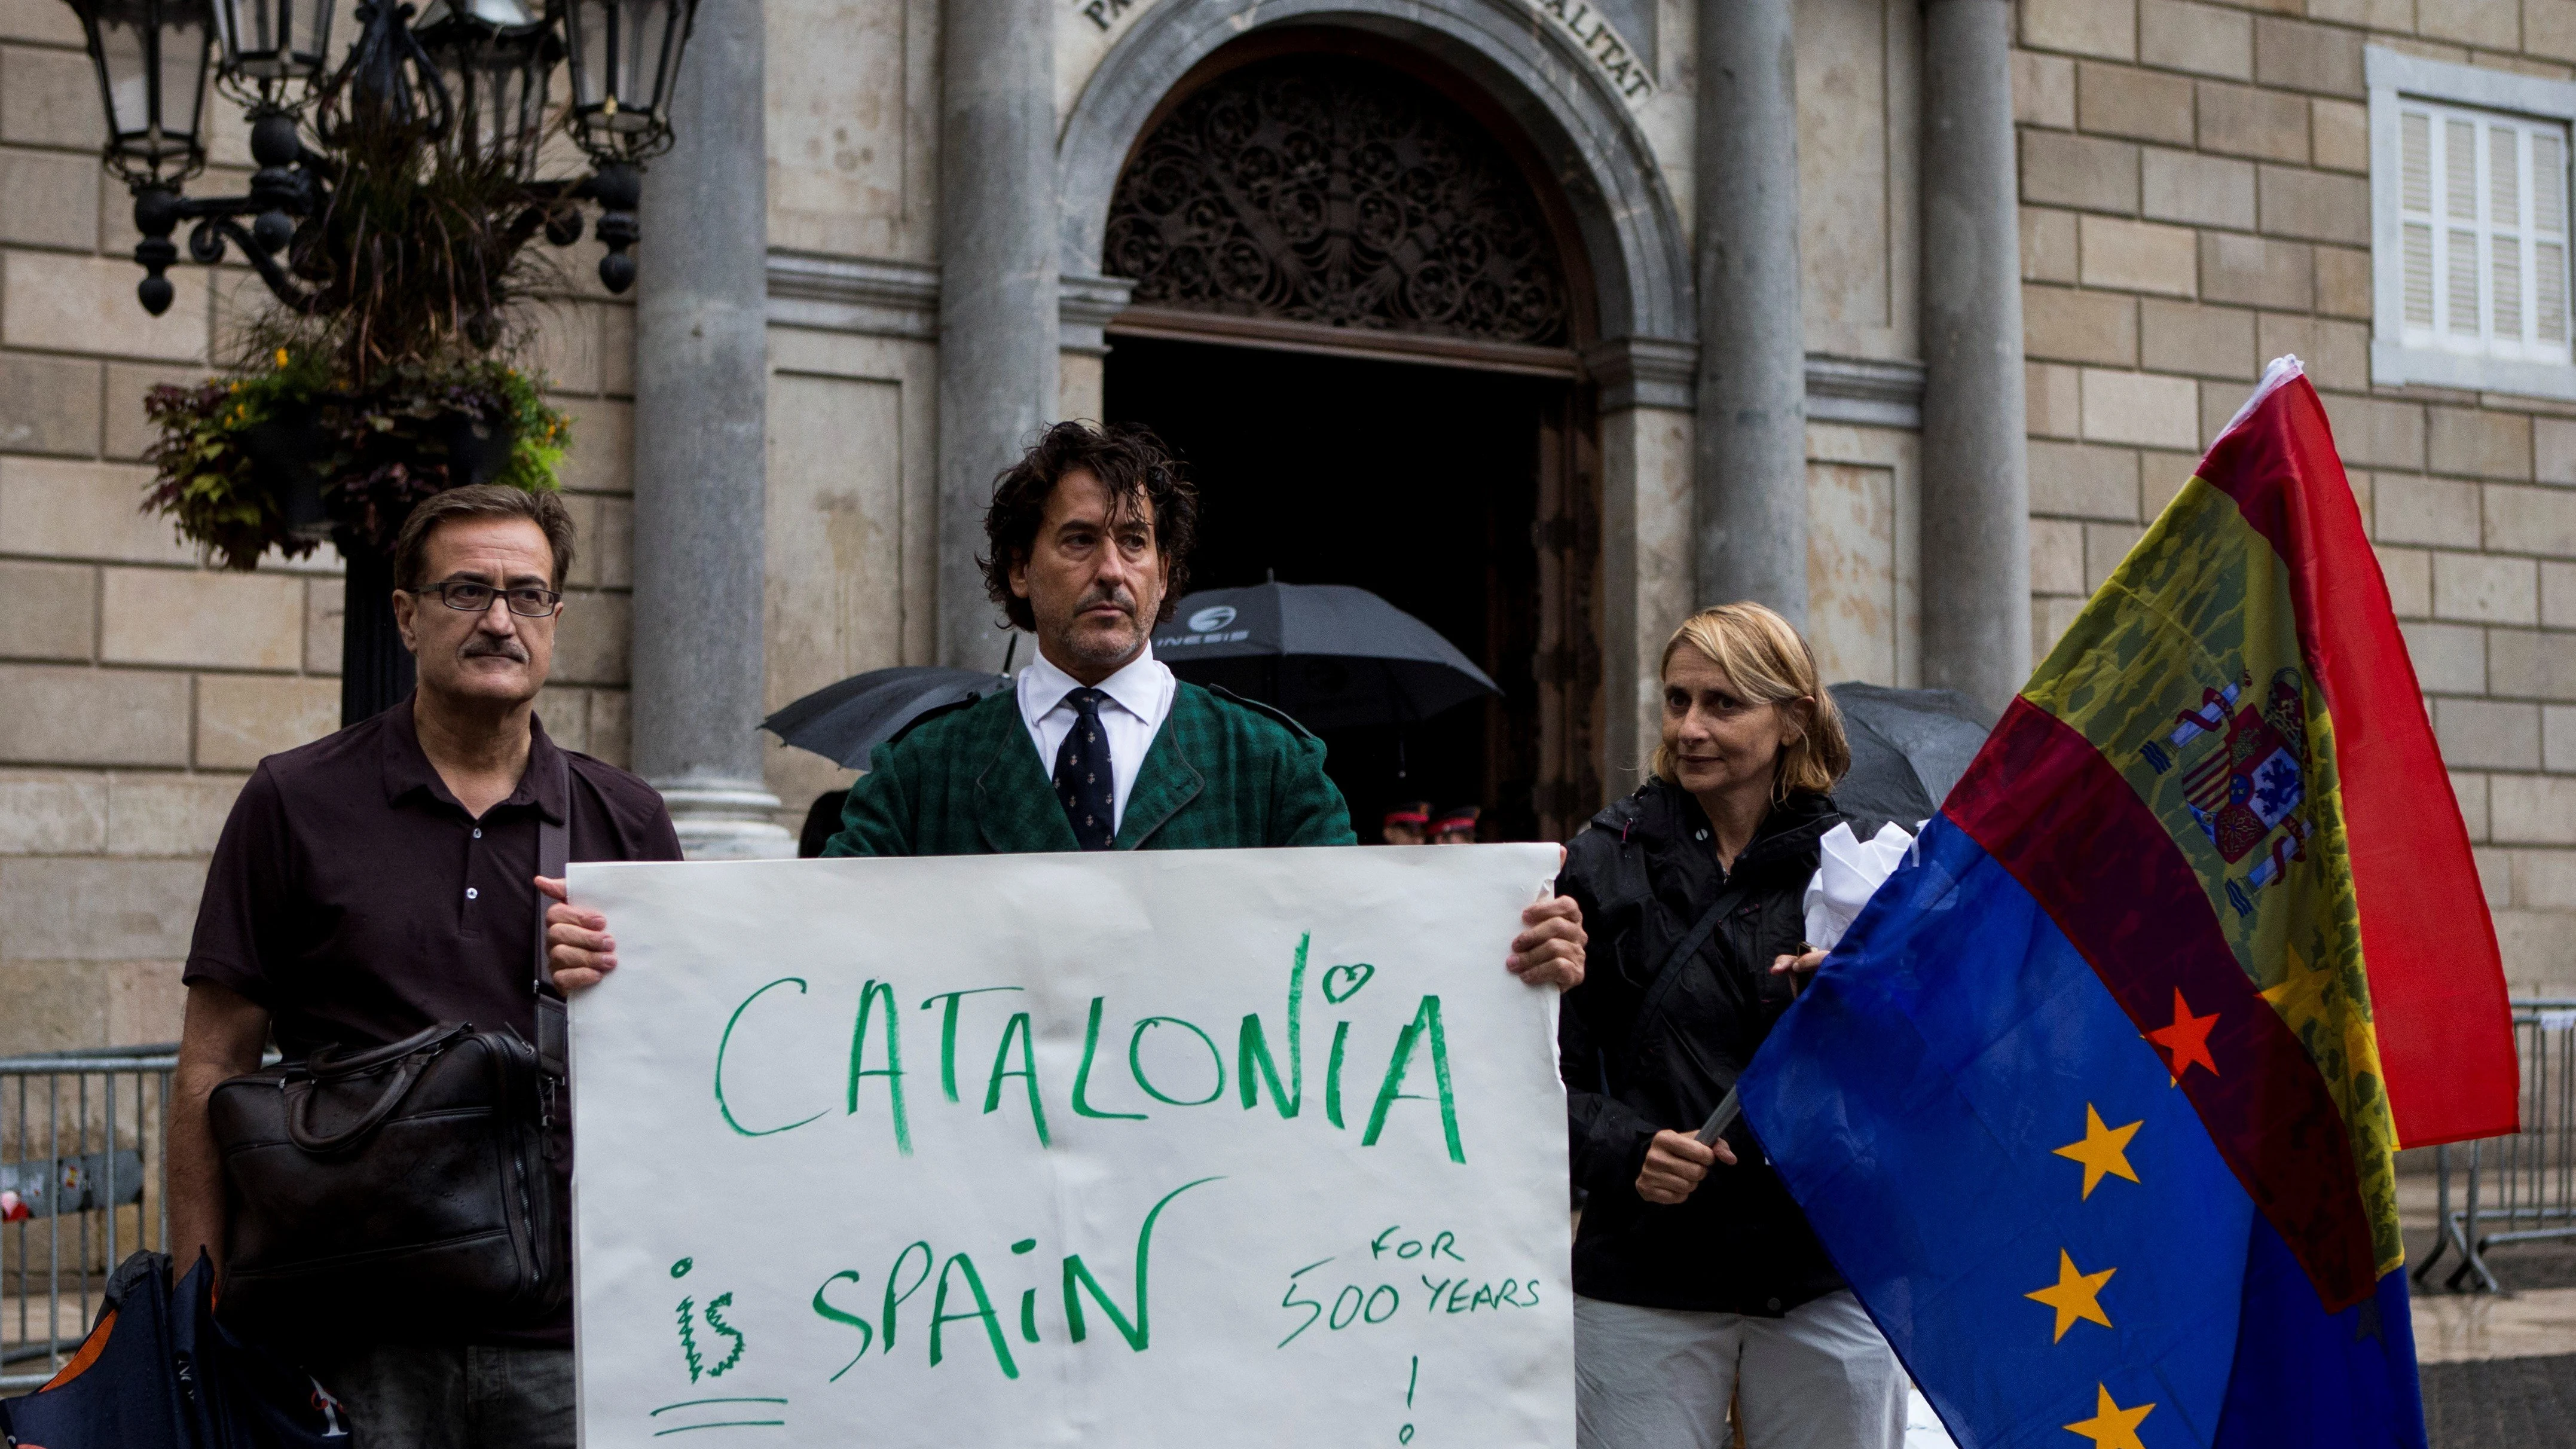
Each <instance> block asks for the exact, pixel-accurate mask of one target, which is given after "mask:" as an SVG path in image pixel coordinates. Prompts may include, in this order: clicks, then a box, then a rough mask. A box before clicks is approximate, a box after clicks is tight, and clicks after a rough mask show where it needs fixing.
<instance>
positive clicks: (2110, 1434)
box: [2066, 1383, 2156, 1449]
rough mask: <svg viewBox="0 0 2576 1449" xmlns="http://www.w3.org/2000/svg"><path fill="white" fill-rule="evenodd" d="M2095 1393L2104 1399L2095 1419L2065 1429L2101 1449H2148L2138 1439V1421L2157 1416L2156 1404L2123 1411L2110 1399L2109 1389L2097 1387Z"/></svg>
mask: <svg viewBox="0 0 2576 1449" xmlns="http://www.w3.org/2000/svg"><path fill="white" fill-rule="evenodd" d="M2093 1391H2094V1392H2095V1393H2097V1394H2100V1395H2101V1396H2102V1397H2101V1398H2100V1400H2099V1401H2098V1402H2097V1403H2096V1404H2095V1406H2094V1409H2093V1417H2092V1418H2090V1419H2078V1420H2076V1421H2075V1422H2074V1423H2072V1424H2069V1425H2067V1426H2066V1428H2067V1431H2068V1432H2070V1433H2075V1434H2081V1435H2083V1436H2084V1437H2085V1438H2087V1439H2090V1440H2092V1441H2093V1442H2094V1443H2095V1444H2097V1445H2099V1446H2101V1449H2147V1446H2146V1445H2145V1444H2143V1443H2141V1442H2140V1441H2139V1439H2138V1421H2139V1420H2141V1419H2144V1418H2145V1417H2146V1416H2147V1415H2149V1414H2151V1413H2154V1412H2155V1408H2156V1406H2155V1405H2153V1404H2140V1405H2138V1406H2137V1407H2136V1408H2134V1409H2123V1408H2121V1407H2120V1406H2119V1405H2118V1404H2117V1403H2115V1402H2114V1401H2113V1400H2112V1398H2111V1390H2110V1387H2109V1386H2108V1385H2105V1384H2098V1383H2097V1384H2095V1385H2094V1386H2093Z"/></svg>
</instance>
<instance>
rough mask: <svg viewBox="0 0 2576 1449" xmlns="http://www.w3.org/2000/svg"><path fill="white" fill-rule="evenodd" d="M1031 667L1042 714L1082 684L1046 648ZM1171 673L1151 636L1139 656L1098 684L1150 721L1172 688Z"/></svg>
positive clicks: (1034, 696) (1032, 688) (1032, 687)
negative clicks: (1159, 658)
mask: <svg viewBox="0 0 2576 1449" xmlns="http://www.w3.org/2000/svg"><path fill="white" fill-rule="evenodd" d="M1028 668H1029V672H1030V695H1031V698H1032V699H1033V700H1034V701H1035V702H1036V703H1037V706H1038V712H1039V714H1041V715H1043V714H1045V713H1046V712H1047V711H1049V710H1052V709H1054V708H1055V707H1056V706H1057V705H1059V704H1061V703H1063V702H1064V697H1065V695H1066V694H1068V693H1070V692H1071V691H1073V690H1077V689H1080V688H1082V681H1080V680H1078V679H1075V678H1074V677H1073V676H1072V675H1070V674H1067V673H1065V672H1064V671H1063V670H1061V669H1058V668H1057V667H1056V666H1055V661H1054V660H1051V659H1049V658H1047V657H1046V654H1045V653H1044V652H1043V651H1041V652H1040V653H1039V654H1038V657H1037V658H1035V659H1032V660H1030V661H1029V664H1028ZM1171 674H1172V671H1171V670H1170V669H1169V668H1168V667H1166V666H1165V665H1164V664H1163V663H1162V662H1161V661H1159V660H1157V659H1156V658H1155V657H1154V644H1153V641H1152V640H1150V639H1149V640H1147V641H1146V643H1145V647H1144V648H1143V649H1141V650H1139V651H1138V652H1137V654H1136V657H1135V658H1133V659H1130V660H1128V661H1127V663H1126V664H1125V665H1124V666H1123V667H1121V668H1120V669H1119V671H1118V672H1117V673H1115V674H1113V675H1111V676H1109V677H1108V678H1107V679H1104V680H1102V681H1100V683H1099V685H1098V686H1097V687H1098V689H1099V690H1100V692H1101V693H1103V694H1105V695H1108V696H1109V697H1110V698H1111V699H1114V700H1116V701H1117V702H1118V704H1119V706H1120V707H1121V708H1123V709H1125V710H1126V711H1127V712H1128V713H1129V714H1132V715H1134V716H1136V718H1138V719H1141V720H1148V721H1150V720H1152V719H1153V718H1154V715H1155V709H1156V707H1157V706H1159V705H1160V704H1161V703H1162V702H1163V696H1164V694H1165V693H1166V691H1167V690H1168V689H1169V688H1170V685H1169V683H1168V681H1169V680H1170V678H1171Z"/></svg>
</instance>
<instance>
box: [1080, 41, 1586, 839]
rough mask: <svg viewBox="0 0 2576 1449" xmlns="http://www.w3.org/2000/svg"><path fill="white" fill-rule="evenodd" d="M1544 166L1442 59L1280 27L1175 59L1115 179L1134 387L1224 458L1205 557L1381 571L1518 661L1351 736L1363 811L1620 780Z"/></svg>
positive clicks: (1351, 575)
mask: <svg viewBox="0 0 2576 1449" xmlns="http://www.w3.org/2000/svg"><path fill="white" fill-rule="evenodd" d="M1539 174H1543V173H1542V172H1540V170H1539V168H1538V167H1537V166H1536V165H1535V164H1534V156H1533V154H1532V153H1531V151H1530V149H1529V147H1528V146H1527V144H1526V142H1525V141H1522V140H1521V139H1520V138H1519V136H1518V135H1517V132H1516V129H1515V128H1514V127H1513V126H1512V124H1511V123H1510V122H1509V121H1508V120H1507V119H1505V118H1503V117H1502V116H1501V115H1500V114H1499V113H1497V112H1495V111H1494V110H1493V109H1492V108H1491V107H1490V106H1489V105H1484V104H1480V99H1479V96H1478V94H1477V92H1476V91H1475V90H1474V89H1473V88H1472V87H1470V86H1468V85H1466V84H1465V83H1464V82H1462V81H1461V80H1460V79H1458V78H1457V77H1456V76H1454V75H1452V74H1450V73H1449V72H1447V71H1445V70H1444V69H1443V68H1441V67H1439V66H1438V65H1437V64H1436V63H1433V62H1431V61H1429V60H1427V59H1425V58H1423V57H1420V56H1418V55H1415V54H1413V53H1411V52H1408V51H1405V50H1403V49H1401V48H1400V47H1397V46H1394V45H1391V44H1388V43H1386V42H1383V41H1380V40H1377V39H1376V38H1374V37H1367V36H1361V35H1356V34H1352V33H1348V32H1336V31H1325V30H1312V31H1293V30H1292V31H1274V32H1268V33H1264V34H1260V35H1257V36H1255V37H1252V38H1250V39H1248V40H1246V41H1245V42H1242V43H1239V44H1237V45H1235V46H1232V47H1228V48H1227V49H1225V50H1222V51H1219V52H1218V53H1216V54H1215V55H1212V56H1210V57H1209V58H1208V59H1207V60H1206V61H1205V62H1203V63H1202V64H1201V65H1199V66H1198V67H1196V68H1195V69H1194V70H1193V72H1192V74H1191V75H1190V76H1189V77H1188V78H1187V79H1186V80H1185V81H1184V82H1183V83H1182V84H1181V85H1180V86H1177V87H1175V88H1174V90H1173V91H1172V93H1171V94H1170V95H1169V96H1168V97H1166V98H1165V100H1164V102H1163V104H1162V105H1161V106H1160V107H1159V108H1158V109H1157V112H1156V114H1155V115H1154V117H1153V118H1152V119H1151V120H1150V121H1149V122H1148V123H1147V124H1146V126H1145V127H1144V128H1143V131H1142V134H1141V136H1140V139H1139V140H1138V142H1137V144H1136V146H1135V148H1134V149H1133V151H1132V153H1131V154H1130V156H1129V158H1128V160H1127V163H1126V165H1125V166H1124V168H1123V169H1122V170H1121V172H1120V174H1119V178H1118V182H1117V186H1116V189H1115V191H1114V193H1113V196H1112V199H1111V202H1110V206H1109V209H1108V216H1107V225H1106V228H1105V234H1104V238H1103V248H1102V251H1103V255H1102V259H1101V264H1102V270H1103V271H1104V272H1105V273H1107V274H1109V275H1112V276H1121V277H1128V278H1133V279H1134V281H1135V284H1136V285H1135V291H1134V296H1133V304H1132V305H1131V306H1130V308H1129V309H1128V310H1127V311H1126V312H1124V313H1122V314H1121V315H1120V316H1119V317H1118V318H1116V319H1115V320H1113V321H1112V322H1111V323H1110V325H1109V328H1108V331H1109V334H1110V337H1111V341H1112V346H1111V350H1110V353H1109V357H1108V360H1107V363H1106V367H1105V396H1104V402H1105V412H1106V414H1107V416H1108V417H1109V419H1110V420H1112V421H1129V422H1142V423H1146V424H1149V425H1151V426H1153V427H1154V428H1155V429H1156V430H1157V431H1159V432H1161V433H1162V434H1163V435H1164V436H1165V437H1166V438H1167V439H1168V440H1169V441H1171V442H1172V443H1173V444H1174V445H1175V446H1177V447H1178V448H1179V450H1180V451H1181V452H1182V454H1183V456H1184V457H1185V458H1186V459H1187V460H1188V461H1189V463H1190V464H1191V466H1192V468H1193V469H1194V471H1195V472H1196V474H1197V476H1198V479H1199V482H1200V487H1201V490H1202V494H1203V497H1204V499H1205V504H1204V516H1203V520H1202V524H1201V534H1200V538H1201V542H1200V545H1199V552H1198V556H1197V558H1196V560H1195V562H1194V581H1195V583H1196V584H1197V585H1199V586H1201V587H1223V586H1227V585H1233V584H1242V583H1253V582H1258V581H1259V580H1261V579H1262V578H1263V577H1265V576H1266V575H1269V574H1273V573H1275V575H1276V576H1277V577H1278V578H1280V579H1282V580H1285V581H1289V582H1296V583H1346V584H1356V585H1358V586H1360V587H1363V588H1367V589H1370V590H1372V591H1374V592H1376V593H1378V594H1380V595H1382V596H1384V597H1386V598H1387V599H1389V600H1390V601H1392V602H1393V603H1395V604H1396V605H1397V606H1398V607H1400V608H1403V609H1405V610H1406V611H1408V612H1410V613H1413V614H1415V615H1417V616H1418V617H1420V618H1422V619H1424V620H1425V621H1427V622H1429V623H1430V624H1431V625H1432V626H1433V627H1434V628H1436V629H1438V630H1440V632H1441V633H1442V634H1444V635H1446V636H1447V637H1448V638H1449V639H1450V640H1451V641H1452V642H1453V643H1455V644H1457V645H1458V646H1459V647H1460V648H1461V649H1462V650H1463V651H1465V652H1466V653H1467V654H1468V656H1469V657H1471V658H1474V659H1476V660H1477V661H1478V662H1479V663H1480V664H1482V665H1483V666H1484V667H1485V670H1486V672H1487V673H1488V674H1490V675H1491V676H1492V677H1493V678H1494V680H1495V681H1496V683H1497V684H1499V685H1501V687H1502V689H1503V691H1504V697H1503V698H1501V699H1499V700H1494V701H1489V702H1487V703H1485V704H1482V705H1469V706H1463V707H1461V708H1459V709H1455V710H1452V711H1450V712H1449V713H1448V714H1446V715H1443V716H1440V717H1438V718H1435V719H1433V720H1430V721H1426V722H1420V723H1415V724H1410V725H1405V726H1400V727H1399V726H1387V727H1379V728H1368V729H1351V730H1341V731H1335V732H1333V733H1332V734H1331V735H1329V736H1328V737H1327V741H1328V743H1329V744H1330V745H1331V747H1332V754H1331V758H1330V763H1329V768H1330V769H1331V771H1332V773H1333V775H1334V777H1335V779H1336V780H1337V782H1338V783H1340V785H1341V786H1342V789H1343V792H1344V794H1345V795H1347V796H1348V797H1349V798H1350V801H1351V806H1352V814H1353V818H1354V820H1355V822H1356V823H1357V824H1358V825H1359V827H1360V830H1361V836H1362V838H1363V839H1370V838H1373V833H1374V828H1375V825H1376V822H1377V820H1378V819H1379V817H1380V815H1381V814H1382V813H1383V812H1384V811H1385V810H1386V809H1387V808H1388V807H1389V806H1391V805H1392V804H1394V803H1396V802H1398V801H1402V800H1409V799H1428V800H1430V801H1431V802H1432V803H1433V804H1435V805H1436V806H1444V807H1445V806H1449V805H1456V804H1471V803H1472V804H1477V805H1481V806H1482V807H1483V808H1484V811H1485V819H1486V828H1485V831H1484V838H1486V839H1494V840H1506V839H1533V838H1561V837H1563V836H1565V835H1568V834H1570V833H1572V831H1573V830H1574V829H1576V828H1578V827H1579V826H1580V824H1581V821H1582V818H1583V816H1584V815H1585V814H1587V813H1588V812H1589V811H1590V810H1591V809H1592V808H1593V807H1594V805H1596V804H1597V803H1598V801H1599V799H1600V796H1601V793H1602V782H1601V779H1600V772H1599V769H1598V766H1597V764H1596V759H1597V754H1598V752H1597V749H1596V736H1597V732H1598V719H1599V713H1600V708H1599V695H1600V682H1601V667H1600V647H1599V639H1598V631H1597V624H1596V620H1597V616H1598V613H1599V609H1598V600H1597V581H1596V576H1597V572H1598V570H1597V558H1598V551H1599V536H1600V530H1599V526H1598V521H1599V501H1598V498H1597V494H1596V489H1595V475H1596V473H1597V468H1596V467H1595V465H1594V462H1593V451H1594V446H1595V445H1594V440H1593V437H1592V428H1591V422H1590V415H1591V408H1592V398H1591V395H1590V392H1589V390H1588V389H1587V387H1586V386H1585V385H1584V384H1583V382H1582V380H1581V378H1580V368H1579V364H1578V358H1579V356H1580V350H1579V349H1580V345H1581V344H1582V343H1584V342H1586V341H1588V340H1590V335H1591V332H1592V330H1593V328H1592V316H1591V308H1590V305H1589V297H1590V287H1589V282H1588V279H1587V277H1586V275H1585V271H1584V267H1583V265H1582V255H1581V243H1580V239H1579V236H1578V234H1577V232H1576V231H1575V228H1574V227H1573V225H1572V224H1571V222H1570V219H1569V218H1568V216H1567V214H1566V212H1565V208H1564V206H1563V203H1562V200H1561V199H1560V198H1558V197H1556V196H1554V195H1553V194H1552V190H1551V189H1550V188H1549V187H1548V186H1547V185H1546V184H1545V183H1538V182H1534V181H1533V179H1532V178H1533V176H1534V175H1539Z"/></svg>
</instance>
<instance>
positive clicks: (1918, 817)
mask: <svg viewBox="0 0 2576 1449" xmlns="http://www.w3.org/2000/svg"><path fill="white" fill-rule="evenodd" d="M1832 692H1833V696H1834V703H1835V704H1836V705H1837V706H1839V707H1840V708H1841V710H1842V715H1843V733H1844V734H1846V735H1847V736H1849V737H1850V739H1851V751H1852V765H1851V770H1850V772H1849V773H1847V774H1845V775H1844V776H1843V778H1842V781H1841V783H1839V784H1837V785H1836V786H1834V802H1835V803H1836V804H1838V805H1840V806H1841V807H1842V812H1843V814H1845V815H1847V816H1849V817H1850V818H1851V819H1852V821H1853V822H1854V823H1853V826H1852V829H1853V832H1854V833H1855V834H1858V835H1861V836H1863V837H1864V838H1866V837H1867V836H1869V835H1871V834H1873V833H1875V832H1876V831H1877V829H1878V827H1879V826H1880V825H1882V824H1885V823H1887V822H1889V821H1893V822H1895V823H1896V824H1898V825H1901V826H1903V827H1904V828H1905V829H1907V830H1913V829H1915V828H1916V827H1917V826H1918V825H1919V824H1920V822H1922V821H1924V820H1926V819H1928V818H1930V816H1931V814H1932V812H1933V810H1934V809H1935V808H1937V807H1938V806H1939V805H1940V803H1941V801H1942V800H1943V799H1944V798H1945V797H1946V796H1948V795H1949V793H1950V787H1951V786H1953V785H1955V784H1957V783H1959V777H1960V776H1961V775H1964V774H1966V773H1967V772H1968V762H1969V761H1971V760H1974V759H1975V758H1976V757H1977V751H1978V750H1980V749H1983V748H1984V747H1985V743H1986V734H1987V731H1988V730H1989V729H1990V728H1991V725H1990V722H1989V721H1987V720H1985V719H1984V718H1983V717H1981V716H1980V715H1979V714H1978V712H1977V710H1976V707H1975V706H1973V705H1971V704H1969V703H1968V701H1967V699H1966V697H1965V696H1963V695H1960V694H1958V693H1957V692H1955V691H1952V690H1947V689H1887V688H1883V687H1881V686H1879V685H1875V684H1859V683H1844V684H1837V685H1834V686H1832ZM1864 826H1865V827H1866V828H1865V829H1864V828H1863V827H1864Z"/></svg>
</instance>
